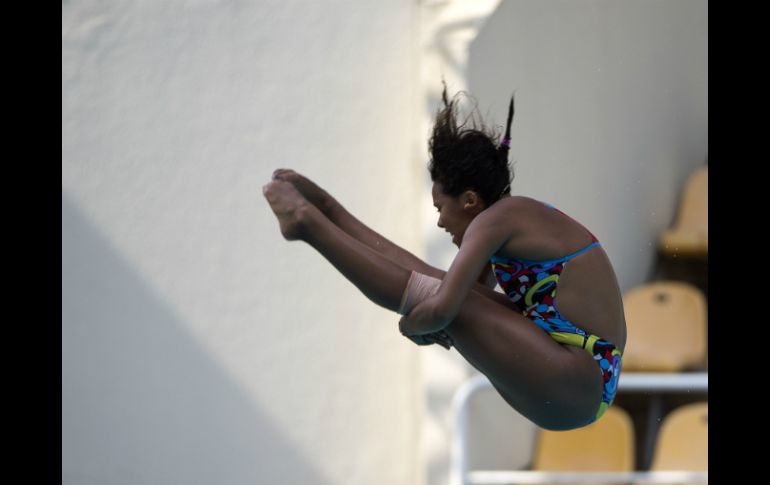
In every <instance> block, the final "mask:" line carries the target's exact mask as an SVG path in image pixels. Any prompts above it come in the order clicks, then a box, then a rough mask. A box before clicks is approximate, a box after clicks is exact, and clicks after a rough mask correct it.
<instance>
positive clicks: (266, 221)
mask: <svg viewBox="0 0 770 485" xmlns="http://www.w3.org/2000/svg"><path fill="white" fill-rule="evenodd" d="M415 8H416V7H415V5H414V2H411V1H407V0H401V1H397V2H385V3H383V2H378V1H374V0H371V1H362V2H349V1H325V2H299V1H289V2H286V1H278V0H271V1H262V2H242V1H214V0H211V1H202V0H201V1H180V0H176V1H163V2H156V1H150V0H145V1H134V2H98V1H86V0H73V1H68V2H64V3H63V5H62V138H63V142H62V391H63V396H62V483H65V484H80V485H82V484H100V485H103V484H132V485H136V484H158V485H160V484H163V485H166V484H170V483H185V484H206V485H209V484H214V483H216V484H256V483H265V484H267V483H270V484H276V483H282V484H293V483H296V484H308V483H313V484H338V483H339V484H342V483H344V484H371V483H399V484H417V483H420V480H421V479H420V471H419V470H420V462H419V456H418V451H419V447H418V443H419V429H420V426H419V424H420V422H421V419H422V418H421V410H422V394H421V392H420V375H419V360H418V358H417V357H418V349H417V348H416V347H415V346H414V345H413V344H411V343H410V342H409V341H407V340H405V339H403V337H401V335H400V334H399V333H398V329H397V322H398V317H397V315H395V314H393V313H390V312H387V311H385V310H383V309H381V308H379V307H376V306H374V305H373V304H371V303H370V302H369V301H368V300H366V299H365V298H364V297H363V296H361V295H360V294H359V293H358V292H357V290H356V289H355V288H354V287H353V286H352V285H351V284H349V283H348V282H347V281H346V280H344V278H342V277H341V276H340V275H339V274H338V273H337V271H336V270H335V269H334V268H332V267H331V266H330V265H329V264H328V263H327V262H326V261H325V260H324V259H323V258H322V257H321V256H320V255H319V254H317V253H316V252H315V251H314V250H313V249H312V248H310V247H308V246H306V245H304V244H303V243H299V242H295V243H287V242H285V241H284V240H283V239H282V238H281V236H280V234H279V233H278V225H277V223H276V221H275V218H274V217H273V215H272V212H271V211H270V210H269V208H268V206H267V205H266V203H265V202H264V199H263V198H262V194H261V186H262V185H263V184H264V183H265V182H267V180H268V179H269V176H270V174H271V172H272V170H273V169H274V168H277V167H281V166H283V167H293V168H296V169H297V170H299V171H301V172H304V173H306V174H307V175H309V176H311V177H313V178H315V179H316V180H317V181H319V183H321V184H322V185H324V186H325V187H327V188H328V189H329V190H330V191H331V192H332V193H334V194H335V195H337V196H338V198H339V199H340V200H341V201H342V202H343V203H345V204H346V205H348V206H349V207H350V208H351V210H352V211H353V212H354V213H355V214H356V215H357V216H359V217H360V218H361V219H363V220H365V221H367V222H368V223H370V224H371V225H372V226H373V227H374V228H375V229H377V230H379V231H381V232H383V233H385V234H387V235H388V236H390V237H391V238H392V239H394V240H395V241H397V242H399V243H401V244H403V245H405V246H407V247H410V248H411V249H413V250H414V251H415V252H419V251H420V247H421V246H420V244H419V243H420V241H419V234H418V232H417V231H414V227H416V226H419V220H418V218H417V217H418V214H417V213H416V212H415V211H414V210H412V208H413V206H414V205H415V204H416V203H417V195H416V194H417V193H418V191H419V184H418V183H417V182H416V181H417V180H418V177H417V175H416V174H417V173H418V172H419V170H421V167H422V160H423V159H422V158H419V159H418V156H420V157H421V156H423V155H422V154H417V153H416V152H417V148H416V147H417V144H416V142H415V137H416V136H417V133H416V131H417V130H416V128H415V121H414V120H415V118H416V115H415V110H416V109H417V106H418V103H417V100H416V99H415V98H416V89H415V76H416V73H415V66H414V64H415V56H414V52H413V48H412V45H413V43H414V41H413V36H414V33H413V31H414V27H415V18H414V17H415V14H414V9H415Z"/></svg>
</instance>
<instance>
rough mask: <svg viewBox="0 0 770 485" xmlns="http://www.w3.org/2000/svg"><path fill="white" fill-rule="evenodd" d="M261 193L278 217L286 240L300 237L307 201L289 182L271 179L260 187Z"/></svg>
mask: <svg viewBox="0 0 770 485" xmlns="http://www.w3.org/2000/svg"><path fill="white" fill-rule="evenodd" d="M262 194H263V195H264V196H265V199H267V203H268V204H270V208H271V209H273V212H274V213H275V216H276V217H277V218H278V225H279V226H280V228H281V234H283V237H284V238H285V239H286V240H288V241H293V240H295V239H301V238H302V235H303V233H304V231H305V223H306V214H307V209H308V208H310V207H311V206H310V204H309V203H308V201H307V200H306V199H305V198H304V197H302V194H300V193H299V191H297V189H296V188H295V187H294V186H293V185H292V184H291V183H289V182H285V181H283V180H272V181H270V182H268V183H267V185H265V186H263V187H262Z"/></svg>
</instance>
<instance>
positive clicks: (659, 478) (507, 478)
mask: <svg viewBox="0 0 770 485" xmlns="http://www.w3.org/2000/svg"><path fill="white" fill-rule="evenodd" d="M708 481H709V474H708V472H690V471H658V472H535V471H481V470H478V471H473V472H470V473H468V478H467V483H469V484H473V485H517V484H523V483H645V484H647V483H708Z"/></svg>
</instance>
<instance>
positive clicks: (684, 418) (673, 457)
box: [650, 402, 709, 471]
mask: <svg viewBox="0 0 770 485" xmlns="http://www.w3.org/2000/svg"><path fill="white" fill-rule="evenodd" d="M708 415H709V407H708V402H699V403H694V404H687V405H685V406H681V407H679V408H677V409H675V410H673V411H671V413H669V414H668V415H667V416H666V417H665V418H664V420H663V423H662V424H661V427H660V431H659V433H658V439H657V444H656V446H655V453H654V455H653V460H652V465H651V466H650V470H652V471H674V470H678V471H708V469H709V465H708V446H709V423H708Z"/></svg>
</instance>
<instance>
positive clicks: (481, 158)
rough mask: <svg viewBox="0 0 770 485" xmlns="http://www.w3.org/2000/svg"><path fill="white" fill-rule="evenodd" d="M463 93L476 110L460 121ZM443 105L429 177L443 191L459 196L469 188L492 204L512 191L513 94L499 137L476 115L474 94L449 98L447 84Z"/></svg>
mask: <svg viewBox="0 0 770 485" xmlns="http://www.w3.org/2000/svg"><path fill="white" fill-rule="evenodd" d="M461 94H464V95H466V96H467V97H468V98H469V99H470V100H471V101H472V102H473V105H474V106H473V110H472V111H471V114H470V115H469V116H468V117H466V119H465V120H464V121H463V122H462V123H460V124H458V121H457V103H458V100H459V97H460V95H461ZM442 98H443V100H444V108H443V109H441V110H439V112H438V113H437V114H436V123H435V125H434V126H433V134H432V136H431V137H430V141H429V142H428V143H429V148H430V156H431V159H430V164H429V165H428V170H429V171H430V178H431V180H432V181H433V182H438V183H440V184H441V187H442V189H443V192H444V193H445V194H447V195H449V196H452V197H457V196H459V195H460V194H462V193H463V192H464V191H466V190H473V191H475V192H477V193H478V194H479V196H480V197H481V199H482V200H483V201H484V204H485V205H486V206H487V207H489V206H490V205H492V204H494V203H495V202H496V201H497V200H498V199H500V197H502V196H503V195H504V194H507V193H508V194H509V193H510V192H511V182H512V181H513V169H512V167H511V166H510V164H509V163H508V149H509V144H510V139H511V122H512V121H513V97H511V103H510V105H509V107H508V123H507V126H506V130H505V137H504V138H503V139H502V140H500V135H499V133H498V132H497V131H496V130H491V129H488V128H487V127H486V126H485V125H484V122H483V121H482V119H481V116H479V115H478V114H477V111H478V106H477V103H476V101H475V100H474V99H473V97H472V96H470V95H468V94H467V93H463V92H460V93H457V94H456V95H455V96H454V97H453V98H452V101H449V100H448V98H447V88H446V83H444V91H443V93H442Z"/></svg>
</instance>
